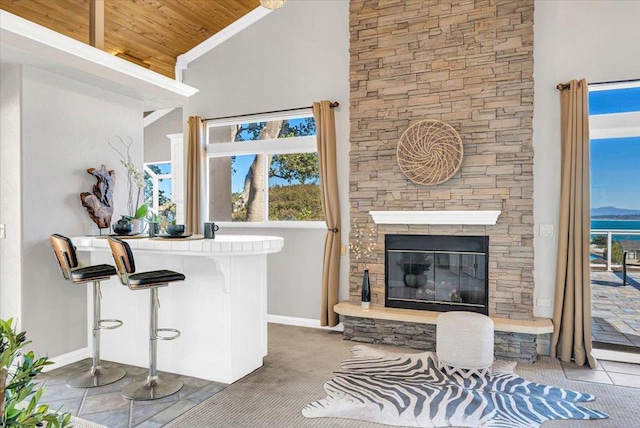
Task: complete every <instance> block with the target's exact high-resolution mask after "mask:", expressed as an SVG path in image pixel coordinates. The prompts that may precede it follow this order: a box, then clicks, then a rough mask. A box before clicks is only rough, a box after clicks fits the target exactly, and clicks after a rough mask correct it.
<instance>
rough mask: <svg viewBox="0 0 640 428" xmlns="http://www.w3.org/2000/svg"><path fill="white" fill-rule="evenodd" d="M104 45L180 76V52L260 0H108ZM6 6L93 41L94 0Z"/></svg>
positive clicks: (39, 0)
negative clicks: (91, 12) (91, 7)
mask: <svg viewBox="0 0 640 428" xmlns="http://www.w3.org/2000/svg"><path fill="white" fill-rule="evenodd" d="M104 3H105V6H104V50H105V51H107V52H109V53H111V54H114V55H116V54H119V56H120V57H122V58H124V59H127V60H129V61H131V62H134V63H136V64H138V65H142V66H144V67H147V68H149V69H151V70H153V71H156V72H158V73H160V74H164V75H165V76H168V77H171V78H173V77H174V66H175V63H176V58H177V57H178V55H181V54H183V53H185V52H187V51H188V50H190V49H191V48H193V47H194V46H196V45H198V44H200V43H201V42H202V41H204V40H206V39H208V38H209V37H211V36H212V35H214V34H215V33H217V32H218V31H220V30H222V29H223V28H225V27H226V26H228V25H229V24H231V23H232V22H234V21H236V20H237V19H239V18H241V17H242V16H244V15H246V14H247V13H249V12H250V11H252V10H253V9H255V8H256V7H258V6H259V4H260V3H259V0H104ZM0 9H4V10H6V11H7V12H11V13H13V14H15V15H18V16H20V17H22V18H25V19H28V20H29V21H32V22H35V23H36V24H40V25H42V26H44V27H47V28H49V29H51V30H54V31H57V32H58V33H62V34H64V35H66V36H69V37H72V38H74V39H76V40H79V41H81V42H84V43H89V0H0Z"/></svg>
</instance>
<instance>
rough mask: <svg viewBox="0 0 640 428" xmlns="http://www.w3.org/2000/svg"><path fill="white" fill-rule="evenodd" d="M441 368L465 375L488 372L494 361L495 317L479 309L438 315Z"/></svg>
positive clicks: (437, 347)
mask: <svg viewBox="0 0 640 428" xmlns="http://www.w3.org/2000/svg"><path fill="white" fill-rule="evenodd" d="M436 355H437V356H438V365H439V368H440V370H443V371H444V372H445V373H447V374H449V375H451V374H454V373H458V374H460V375H461V376H462V377H464V378H469V377H471V376H472V375H474V374H475V375H478V376H485V375H486V374H487V373H488V371H489V367H491V364H492V363H493V321H492V320H491V318H489V317H488V316H486V315H482V314H477V313H475V312H459V311H458V312H456V311H453V312H444V313H442V314H440V315H438V318H437V319H436Z"/></svg>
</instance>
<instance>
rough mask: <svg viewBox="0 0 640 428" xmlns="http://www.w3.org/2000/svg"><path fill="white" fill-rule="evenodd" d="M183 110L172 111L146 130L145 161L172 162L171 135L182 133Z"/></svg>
mask: <svg viewBox="0 0 640 428" xmlns="http://www.w3.org/2000/svg"><path fill="white" fill-rule="evenodd" d="M182 125H183V124H182V109H181V108H177V109H174V110H172V111H171V112H170V113H168V114H167V115H166V116H164V117H162V118H160V119H158V120H157V121H155V122H153V123H152V124H151V125H149V126H147V127H145V128H144V161H145V162H167V161H170V160H171V140H169V138H168V137H167V135H169V134H180V133H182Z"/></svg>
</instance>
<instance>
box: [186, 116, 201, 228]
mask: <svg viewBox="0 0 640 428" xmlns="http://www.w3.org/2000/svg"><path fill="white" fill-rule="evenodd" d="M202 123H203V122H202V118H201V117H200V116H191V117H189V141H188V144H189V146H188V149H187V197H186V199H185V225H186V226H187V231H189V232H191V233H199V232H200V226H201V221H200V197H201V196H202V195H200V172H201V164H202Z"/></svg>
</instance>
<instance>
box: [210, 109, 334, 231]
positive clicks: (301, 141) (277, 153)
mask: <svg viewBox="0 0 640 428" xmlns="http://www.w3.org/2000/svg"><path fill="white" fill-rule="evenodd" d="M315 134H316V128H315V121H314V119H313V115H312V113H311V112H310V111H303V112H301V111H297V112H296V113H293V114H290V115H285V116H283V115H279V116H254V117H251V118H250V119H248V120H246V121H243V122H239V121H238V120H237V119H236V120H235V121H234V120H232V121H223V120H217V121H210V122H208V123H207V130H206V138H207V171H206V174H207V177H208V179H207V184H208V190H207V194H208V219H209V221H217V222H225V221H228V222H237V223H243V222H244V223H262V224H263V223H275V222H278V223H283V222H297V223H300V222H324V215H323V213H322V203H321V199H320V171H319V165H318V153H317V143H316V137H315Z"/></svg>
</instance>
